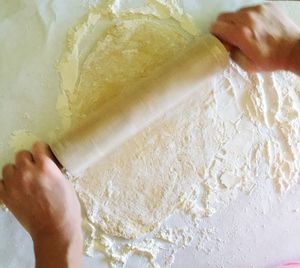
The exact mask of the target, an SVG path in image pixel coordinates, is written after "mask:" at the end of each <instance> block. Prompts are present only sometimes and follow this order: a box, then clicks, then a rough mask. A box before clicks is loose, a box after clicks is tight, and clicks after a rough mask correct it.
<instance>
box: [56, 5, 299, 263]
mask: <svg viewBox="0 0 300 268" xmlns="http://www.w3.org/2000/svg"><path fill="white" fill-rule="evenodd" d="M154 3H155V1H154V2H150V5H149V6H147V7H146V8H144V9H142V8H136V9H130V11H128V10H127V11H126V10H125V11H124V10H122V9H121V8H120V7H119V4H120V3H119V2H117V1H113V2H112V4H111V5H109V6H107V7H106V6H102V8H100V9H93V10H92V11H91V12H90V13H89V14H88V15H87V16H86V18H85V20H84V21H83V22H80V24H79V25H78V26H77V27H76V28H75V30H74V31H71V32H70V35H69V38H68V40H69V44H68V45H69V46H68V49H67V51H66V52H65V54H64V55H63V57H62V60H61V63H60V65H59V69H60V71H61V78H62V83H61V85H62V90H63V92H62V95H61V96H66V98H65V106H64V107H65V108H64V109H66V110H68V111H69V112H68V113H67V115H65V114H64V113H62V119H63V120H69V121H70V125H71V126H73V127H74V126H76V124H77V123H78V121H80V120H84V118H85V117H86V116H87V115H89V114H90V113H91V112H92V111H93V110H95V109H97V107H99V106H101V105H103V104H105V103H106V102H108V101H110V100H111V99H113V98H114V97H116V96H118V95H119V94H121V93H122V92H123V91H126V90H130V89H131V88H133V87H134V86H135V84H136V82H137V81H139V80H141V79H145V78H147V77H149V76H150V75H151V73H153V71H155V69H156V68H159V67H160V66H161V65H162V64H164V63H165V62H167V61H168V60H170V59H172V57H174V55H176V52H177V53H178V52H179V51H181V50H182V49H184V48H185V47H186V46H187V45H188V44H189V43H190V42H192V41H193V39H195V38H197V35H198V34H199V33H198V34H197V33H196V32H195V31H194V30H193V29H194V28H195V26H194V25H193V21H192V20H191V18H190V16H189V15H188V14H185V13H181V15H179V13H177V12H178V6H176V4H174V3H173V4H171V3H164V4H163V3H159V2H156V4H154ZM107 14H109V16H107ZM162 14H163V15H164V16H163V15H162ZM174 14H175V15H174ZM150 15H151V16H150ZM120 18H121V21H120V20H119V19H120ZM102 24H103V25H104V27H106V29H105V32H104V33H103V32H97V31H96V30H95V29H97V28H102V27H103V26H102V27H100V26H101V25H102ZM96 35H98V39H97V38H95V36H96ZM89 36H93V38H94V39H96V40H94V45H93V46H92V45H91V42H90V39H89ZM86 46H89V49H87V48H86ZM299 85H300V84H299V78H298V77H296V76H295V75H292V74H289V73H284V72H281V73H273V74H266V75H262V74H257V75H248V74H246V73H245V72H244V71H242V70H241V69H240V68H239V67H237V66H236V65H234V64H233V63H231V65H230V66H229V67H228V69H227V70H226V71H225V72H224V73H223V74H221V75H219V76H216V77H214V78H212V79H211V80H210V81H208V82H207V83H206V84H205V85H203V86H202V87H201V88H199V90H198V93H197V94H195V95H194V96H192V97H191V98H190V99H189V100H187V101H186V102H185V103H183V104H182V105H181V106H179V107H177V109H175V110H173V111H171V112H170V113H169V114H167V115H165V117H164V118H162V119H160V120H158V121H157V122H156V123H155V124H153V126H151V127H149V128H148V129H146V130H145V131H143V132H142V133H140V134H138V135H136V136H135V137H132V139H131V140H129V141H128V142H127V143H125V144H124V145H123V146H121V147H120V148H118V149H117V150H116V151H115V152H114V153H112V154H111V155H110V156H109V157H107V158H106V159H105V160H101V161H99V162H98V163H96V164H95V165H94V166H92V167H90V168H89V169H88V170H87V171H86V172H85V173H84V174H83V175H82V176H81V177H80V178H77V179H74V185H75V188H76V190H77V192H78V194H79V197H80V199H81V201H82V204H83V206H84V207H85V212H86V216H87V219H86V222H85V227H86V232H87V233H88V238H89V239H88V240H87V244H86V245H87V252H88V253H89V254H91V252H92V251H91V250H92V249H93V248H94V249H97V247H98V248H99V247H101V248H102V250H104V251H105V253H106V254H108V255H109V256H110V258H111V262H112V264H113V265H123V264H126V262H127V258H128V256H129V255H130V254H132V253H136V254H140V253H141V254H142V255H144V254H145V253H147V258H148V259H149V261H150V263H151V264H152V265H153V266H158V265H159V262H157V260H158V256H159V254H160V253H161V250H160V242H159V241H160V240H161V239H163V240H168V241H169V242H171V243H174V239H172V238H170V232H171V233H172V231H170V230H169V229H164V227H161V225H162V224H163V222H164V221H165V220H166V219H167V218H168V217H169V216H171V215H172V214H174V213H175V212H176V211H178V210H180V211H184V212H185V213H187V214H189V215H191V216H192V217H193V219H194V223H195V226H197V224H198V221H199V220H200V219H201V218H204V217H208V216H212V215H213V214H214V213H215V212H216V211H217V210H218V209H220V208H221V207H224V206H228V205H229V204H230V202H231V201H232V200H234V199H235V198H236V196H237V195H238V193H239V192H244V193H248V194H249V193H251V192H252V191H254V190H255V187H256V186H257V184H258V183H259V181H260V180H265V181H266V180H271V181H272V184H273V187H274V190H275V191H277V192H278V194H279V193H284V192H286V191H287V190H289V189H290V188H291V187H293V186H295V185H296V184H297V182H298V178H299V172H300V167H299V163H300V162H299V160H300V159H299V157H300V153H299V152H300V151H299V146H300V144H299V139H300V133H299V129H300V121H299V118H300V117H299V116H300V106H299V97H300V96H299V90H300V87H299ZM59 101H60V99H59ZM160 227H161V228H160ZM195 229H197V228H195ZM174 230H175V229H174ZM180 232H181V233H182V234H183V235H184V237H185V241H186V243H188V244H189V243H191V242H192V240H193V236H192V235H190V233H192V231H191V227H187V228H183V229H180ZM207 235H208V234H207ZM113 237H119V238H126V239H137V238H140V240H139V241H138V242H136V241H131V242H127V243H126V242H118V241H117V240H115V239H114V238H113ZM199 243H200V242H199ZM200 244H201V243H200ZM198 247H199V248H201V245H198ZM177 249H178V248H177ZM173 250H174V254H175V252H176V249H175V248H174V249H173ZM171 256H172V254H171ZM171 259H172V258H171Z"/></svg>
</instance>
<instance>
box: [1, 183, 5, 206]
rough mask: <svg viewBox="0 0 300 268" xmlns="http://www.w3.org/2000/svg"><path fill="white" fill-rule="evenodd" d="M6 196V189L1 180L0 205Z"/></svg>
mask: <svg viewBox="0 0 300 268" xmlns="http://www.w3.org/2000/svg"><path fill="white" fill-rule="evenodd" d="M4 194H5V188H4V184H3V180H0V203H1V201H2V202H3V199H4Z"/></svg>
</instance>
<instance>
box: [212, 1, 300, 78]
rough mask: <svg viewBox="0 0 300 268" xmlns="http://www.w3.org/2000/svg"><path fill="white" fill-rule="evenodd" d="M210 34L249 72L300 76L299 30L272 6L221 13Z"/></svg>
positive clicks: (266, 5) (265, 5)
mask: <svg viewBox="0 0 300 268" xmlns="http://www.w3.org/2000/svg"><path fill="white" fill-rule="evenodd" d="M211 32H212V33H213V34H214V35H215V36H217V37H218V38H219V39H220V40H221V41H222V42H224V44H225V45H226V47H227V49H228V50H229V51H230V53H231V57H232V59H233V60H234V61H236V62H237V63H238V64H239V65H240V66H241V67H242V68H243V69H245V70H246V71H248V72H261V71H275V70H289V71H292V72H295V73H296V74H298V75H300V28H299V26H297V25H296V24H294V23H293V22H292V21H291V20H290V19H289V18H288V17H287V16H286V15H285V14H284V13H283V12H282V11H281V10H280V9H279V8H278V7H277V6H276V5H274V4H264V5H260V6H254V7H246V8H242V9H240V10H239V11H237V12H229V13H221V14H220V15H219V16H218V18H217V20H216V22H215V23H214V24H213V25H212V26H211Z"/></svg>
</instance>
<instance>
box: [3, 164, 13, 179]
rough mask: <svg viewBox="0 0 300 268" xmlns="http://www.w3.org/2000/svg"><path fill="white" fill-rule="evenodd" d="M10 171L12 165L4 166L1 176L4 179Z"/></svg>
mask: <svg viewBox="0 0 300 268" xmlns="http://www.w3.org/2000/svg"><path fill="white" fill-rule="evenodd" d="M12 170H13V165H12V164H6V165H5V166H4V167H3V169H2V174H3V176H4V177H5V176H7V175H8V174H9V173H10V172H11V171H12Z"/></svg>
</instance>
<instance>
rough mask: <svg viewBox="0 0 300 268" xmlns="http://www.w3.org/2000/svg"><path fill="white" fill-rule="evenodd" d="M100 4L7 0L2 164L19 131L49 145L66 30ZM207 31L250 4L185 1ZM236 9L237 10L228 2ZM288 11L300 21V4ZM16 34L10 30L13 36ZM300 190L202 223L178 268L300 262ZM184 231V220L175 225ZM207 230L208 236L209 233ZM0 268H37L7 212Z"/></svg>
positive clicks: (259, 196)
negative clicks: (223, 16) (219, 17)
mask: <svg viewBox="0 0 300 268" xmlns="http://www.w3.org/2000/svg"><path fill="white" fill-rule="evenodd" d="M92 2H96V1H88V0H86V1H70V0H69V1H63V3H62V2H61V1H22V0H13V1H5V0H2V1H1V0H0V6H1V10H0V36H1V37H2V38H1V39H2V40H5V41H4V42H3V43H1V44H0V59H1V62H0V94H1V100H0V102H1V105H0V109H1V113H0V122H1V125H2V126H3V128H2V130H1V133H0V140H1V147H0V152H5V155H4V156H3V158H1V162H0V163H1V164H4V163H5V162H6V161H9V160H10V159H11V158H12V154H13V150H12V149H9V147H8V143H9V140H10V135H11V133H13V132H14V131H16V130H19V129H29V130H34V131H35V134H36V135H37V136H38V137H39V138H43V139H47V137H48V132H49V129H51V128H55V126H56V125H57V122H58V121H59V118H58V115H56V114H54V115H53V112H54V111H53V107H55V105H56V99H57V95H58V94H59V77H58V74H57V70H56V69H55V68H54V66H55V65H56V63H57V60H58V59H59V58H60V55H61V53H62V51H63V49H64V46H65V39H66V34H67V31H68V30H69V28H70V27H73V26H74V25H75V24H76V22H77V21H78V19H79V18H80V17H81V16H82V15H83V14H85V12H86V11H87V8H88V4H89V3H91V4H93V3H92ZM184 2H185V6H186V8H187V10H188V11H189V12H190V13H191V14H192V15H193V16H194V17H195V19H196V22H197V24H198V25H201V27H202V29H208V25H209V23H210V22H211V21H212V20H213V19H214V18H215V16H216V14H217V13H218V12H219V11H221V10H224V9H227V10H229V9H236V8H237V7H239V6H240V5H241V4H245V1H232V2H230V1H228V3H227V4H224V3H223V1H184ZM229 2H230V3H229ZM248 2H249V3H253V2H254V1H248ZM282 6H283V7H284V8H285V9H287V10H288V12H289V14H290V15H291V16H292V17H293V18H294V19H295V20H297V19H298V22H299V23H300V21H299V16H297V14H299V12H300V4H299V3H292V2H291V3H284V4H282ZM7 29H9V31H7ZM299 196H300V190H299V189H298V188H297V187H296V188H293V189H291V190H290V191H289V192H288V193H287V194H284V195H283V196H280V195H278V194H277V193H275V192H274V190H273V185H272V183H271V182H270V181H260V182H259V183H258V186H257V187H256V190H255V191H253V192H252V194H251V195H244V194H240V195H239V196H238V198H237V199H236V200H234V201H233V202H231V203H230V204H229V206H226V207H224V208H222V209H220V210H218V212H217V213H216V214H214V215H213V216H211V217H209V218H205V219H203V220H202V221H201V222H200V225H199V226H200V227H201V230H203V231H202V233H197V234H195V236H196V235H198V236H200V240H199V241H201V243H202V244H201V245H200V247H201V248H202V250H196V249H194V248H193V247H190V246H187V247H185V248H183V249H181V250H179V251H178V253H177V254H176V258H175V262H174V265H173V266H172V267H184V266H188V267H269V266H270V267H271V266H272V265H276V264H279V263H281V262H285V261H291V260H297V259H300V253H299V252H300V251H299V249H300V240H299V235H300V225H299V222H300V212H299V207H300V198H299ZM171 224H174V225H176V226H179V227H184V226H185V224H187V223H186V222H185V219H184V218H183V217H181V216H180V215H177V216H176V217H175V218H174V219H172V223H171ZM204 230H206V232H205V231H204ZM0 237H1V239H0V267H7V268H14V267H33V250H32V244H31V241H30V238H29V237H28V235H27V234H26V233H25V232H24V230H23V229H22V228H21V227H20V226H19V224H18V223H17V222H16V221H15V219H14V218H13V216H12V215H11V214H10V213H7V212H1V213H0ZM104 260H105V256H104V255H102V254H99V255H98V256H97V257H94V258H88V257H85V260H84V266H85V267H106V264H105V262H104ZM145 263H146V262H145V260H144V259H143V258H142V257H132V258H130V259H129V261H128V263H127V266H126V267H143V266H144V267H147V266H146V264H145Z"/></svg>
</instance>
